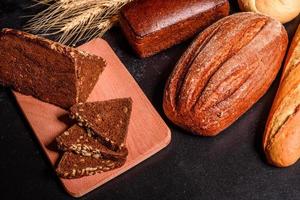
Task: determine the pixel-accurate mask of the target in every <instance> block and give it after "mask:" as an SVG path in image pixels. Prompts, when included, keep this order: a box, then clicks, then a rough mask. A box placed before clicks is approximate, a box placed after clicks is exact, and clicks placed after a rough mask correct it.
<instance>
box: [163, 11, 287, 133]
mask: <svg viewBox="0 0 300 200" xmlns="http://www.w3.org/2000/svg"><path fill="white" fill-rule="evenodd" d="M287 40H288V39H287V34H286V31H285V29H284V27H283V26H282V25H281V24H280V23H279V22H277V21H275V20H273V19H271V18H269V17H266V16H263V15H259V14H255V13H239V14H235V15H231V16H229V17H226V18H223V19H221V20H220V21H218V22H217V23H215V24H213V25H212V26H210V27H209V28H208V29H206V30H205V31H203V32H202V33H201V34H200V35H199V36H198V38H197V39H196V40H195V41H194V43H193V44H192V45H191V46H190V48H189V49H188V50H187V51H186V52H185V53H184V55H183V56H182V57H181V59H180V60H179V61H178V63H177V65H176V67H175V69H174V71H173V73H172V74H171V76H170V78H169V80H168V82H167V84H166V88H165V94H164V101H163V107H164V111H165V113H166V115H167V116H168V118H169V119H170V120H171V121H173V122H174V123H175V124H177V125H179V126H181V127H183V128H185V129H188V130H190V131H192V132H194V133H196V134H199V135H205V136H214V135H217V134H218V133H220V132H221V131H222V130H224V129H225V128H226V127H228V126H229V125H231V124H232V123H233V122H234V121H235V120H236V119H238V118H239V117H240V116H241V115H242V114H243V113H245V112H246V111H247V110H248V109H249V108H250V107H251V106H252V105H253V104H254V103H255V102H256V101H257V100H258V99H259V98H260V97H261V96H262V95H263V94H264V93H265V92H266V90H267V89H268V88H269V86H270V85H271V83H272V81H273V80H274V78H275V76H276V74H277V72H278V70H279V68H280V66H281V62H282V60H283V57H284V53H285V50H286V46H287Z"/></svg>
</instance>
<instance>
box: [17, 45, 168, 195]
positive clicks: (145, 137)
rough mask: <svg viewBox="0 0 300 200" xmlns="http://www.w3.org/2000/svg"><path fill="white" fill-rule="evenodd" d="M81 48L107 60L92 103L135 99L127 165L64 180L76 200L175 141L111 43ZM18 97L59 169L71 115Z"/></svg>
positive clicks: (44, 146) (37, 101) (23, 97)
mask: <svg viewBox="0 0 300 200" xmlns="http://www.w3.org/2000/svg"><path fill="white" fill-rule="evenodd" d="M79 49H80V50H83V51H87V52H89V53H91V54H95V55H98V56H101V57H103V58H104V59H105V60H106V61H107V68H106V69H105V71H104V72H103V74H102V75H101V76H100V77H99V81H98V82H97V84H96V86H95V88H94V90H93V91H92V93H91V94H90V97H89V99H88V101H99V100H108V99H112V98H120V97H131V98H132V100H133V109H132V115H131V120H130V124H129V129H128V137H127V141H126V144H127V147H128V150H129V155H128V157H127V161H126V163H125V165H124V166H122V167H121V168H119V169H115V170H113V171H109V172H105V173H102V174H97V175H94V176H89V177H83V178H79V179H70V180H69V179H60V180H61V182H62V184H63V186H64V188H65V189H66V191H67V192H68V193H69V194H70V195H72V196H74V197H80V196H82V195H84V194H86V193H88V192H90V191H92V190H93V189H95V188H97V187H99V186H100V185H102V184H104V183H106V182H108V181H109V180H111V179H113V178H115V177H116V176H118V175H120V174H122V173H123V172H125V171H127V170H128V169H130V168H132V167H134V166H135V165H137V164H138V163H140V162H142V161H143V160H145V159H147V158H149V157H150V156H152V155H153V154H155V153H157V152H158V151H160V150H161V149H163V148H164V147H166V146H167V145H168V144H169V142H170V140H171V133H170V130H169V128H168V127H167V125H166V124H165V123H164V121H163V120H162V118H161V117H160V116H159V114H158V113H157V112H156V110H155V109H154V108H153V106H152V105H151V103H150V102H149V100H148V99H147V97H146V96H145V95H144V93H143V92H142V90H141V89H140V87H139V86H138V84H137V83H136V82H135V80H134V79H133V77H132V76H131V75H130V73H129V72H128V71H127V69H126V68H125V66H124V65H123V64H122V63H121V61H120V60H119V59H118V57H117V56H116V55H115V53H114V52H113V50H112V49H111V48H110V46H109V45H108V44H107V42H105V41H104V40H102V39H96V40H93V41H91V42H89V43H87V44H84V45H83V46H80V47H79ZM14 94H15V96H16V99H17V102H18V103H19V105H20V108H21V110H22V111H23V113H24V115H25V117H26V118H27V120H28V122H29V124H30V125H31V127H32V129H33V132H34V133H35V135H36V137H37V139H38V141H39V142H40V144H41V146H42V148H43V150H44V151H45V153H46V154H47V156H48V158H49V160H50V161H51V163H52V165H53V166H54V167H55V164H56V162H57V159H58V156H59V155H58V153H57V152H56V149H55V145H53V141H54V139H55V137H56V136H57V135H59V134H61V133H62V132H63V131H64V130H66V129H67V128H68V125H67V124H66V121H68V120H67V119H68V117H67V112H66V111H65V110H63V109H61V108H59V107H56V106H54V105H51V104H48V103H44V102H42V101H39V100H37V99H35V98H33V97H31V96H25V95H22V94H20V93H17V92H15V93H14Z"/></svg>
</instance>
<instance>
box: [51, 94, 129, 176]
mask: <svg viewBox="0 0 300 200" xmlns="http://www.w3.org/2000/svg"><path fill="white" fill-rule="evenodd" d="M131 110H132V100H131V98H121V99H112V100H108V101H101V102H86V103H79V104H75V105H74V106H72V107H71V109H70V117H71V118H72V119H75V120H76V124H75V125H73V126H72V127H70V128H69V129H68V130H66V131H65V132H63V133H62V134H61V135H59V136H58V137H57V138H56V141H57V145H58V149H59V150H61V151H63V155H62V158H61V159H60V161H59V163H58V166H57V169H56V171H57V173H58V175H59V176H61V177H63V178H79V177H82V176H88V175H93V174H95V173H102V172H105V171H109V170H112V169H115V168H118V167H121V166H122V165H123V164H124V163H125V161H126V158H127V155H128V150H127V148H126V145H125V144H126V136H127V130H128V125H129V121H130V115H131Z"/></svg>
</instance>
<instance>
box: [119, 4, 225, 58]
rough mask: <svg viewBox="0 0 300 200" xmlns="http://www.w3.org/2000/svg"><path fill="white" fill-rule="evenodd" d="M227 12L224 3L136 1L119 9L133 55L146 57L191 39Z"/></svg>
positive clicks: (123, 28) (122, 25)
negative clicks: (134, 52)
mask: <svg viewBox="0 0 300 200" xmlns="http://www.w3.org/2000/svg"><path fill="white" fill-rule="evenodd" d="M228 13H229V3H228V1H227V0H163V1H162V0H137V1H133V2H132V3H129V4H127V5H126V6H125V7H124V8H123V9H122V11H121V14H120V24H121V27H122V30H123V32H124V34H125V36H126V37H127V39H128V41H129V43H130V44H131V46H132V47H133V49H134V50H135V51H136V53H137V54H138V55H139V56H140V57H147V56H150V55H153V54H155V53H157V52H159V51H161V50H164V49H167V48H169V47H171V46H173V45H175V44H178V43H180V42H182V41H183V40H186V39H187V38H189V37H192V36H194V35H195V34H196V33H198V32H199V31H201V30H203V29H204V28H206V27H207V26H209V25H210V24H212V23H213V22H215V21H217V20H218V19H220V18H222V17H224V16H227V15H228Z"/></svg>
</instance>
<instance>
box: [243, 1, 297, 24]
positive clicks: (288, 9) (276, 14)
mask: <svg viewBox="0 0 300 200" xmlns="http://www.w3.org/2000/svg"><path fill="white" fill-rule="evenodd" d="M238 3H239V6H240V9H241V10H242V11H252V12H256V13H262V14H265V15H268V16H270V17H273V18H274V19H277V20H278V21H280V22H281V23H286V22H289V21H291V20H292V19H294V18H295V17H297V16H298V14H299V13H300V1H298V0H238Z"/></svg>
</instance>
